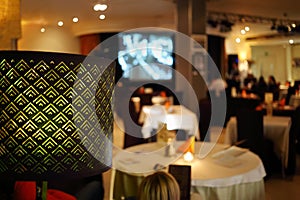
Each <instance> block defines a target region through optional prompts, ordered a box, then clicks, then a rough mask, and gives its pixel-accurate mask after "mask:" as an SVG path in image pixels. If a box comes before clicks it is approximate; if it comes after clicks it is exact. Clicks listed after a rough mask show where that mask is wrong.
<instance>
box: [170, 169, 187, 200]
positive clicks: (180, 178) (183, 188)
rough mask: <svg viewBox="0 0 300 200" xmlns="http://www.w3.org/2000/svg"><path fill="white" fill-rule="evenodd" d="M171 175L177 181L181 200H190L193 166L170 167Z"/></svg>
mask: <svg viewBox="0 0 300 200" xmlns="http://www.w3.org/2000/svg"><path fill="white" fill-rule="evenodd" d="M168 171H169V173H170V174H172V175H173V176H174V178H175V179H176V181H177V183H178V185H179V189H180V200H186V199H190V190H191V166H190V165H169V170H168Z"/></svg>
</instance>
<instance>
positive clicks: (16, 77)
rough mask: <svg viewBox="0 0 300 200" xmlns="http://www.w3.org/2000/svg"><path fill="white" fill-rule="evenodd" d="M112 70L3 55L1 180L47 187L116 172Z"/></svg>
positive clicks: (63, 58)
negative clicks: (51, 183) (49, 182)
mask: <svg viewBox="0 0 300 200" xmlns="http://www.w3.org/2000/svg"><path fill="white" fill-rule="evenodd" d="M114 75H115V74H114V63H112V62H111V61H110V60H108V59H104V58H99V57H90V56H88V57H86V56H81V55H74V54H65V53H49V52H33V51H32V52H31V51H0V104H1V110H0V123H1V125H0V177H1V178H9V179H13V180H34V181H40V180H42V181H47V180H51V179H58V178H59V179H62V178H64V179H68V178H70V179H71V178H78V177H87V176H93V175H96V174H101V173H102V172H104V171H106V170H108V169H109V168H110V167H111V158H112V156H111V155H112V144H111V139H112V132H113V112H112V106H111V102H112V95H113V87H114Z"/></svg>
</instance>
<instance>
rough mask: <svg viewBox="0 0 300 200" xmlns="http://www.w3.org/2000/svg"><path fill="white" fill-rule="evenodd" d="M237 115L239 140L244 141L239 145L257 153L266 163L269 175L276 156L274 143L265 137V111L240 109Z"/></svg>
mask: <svg viewBox="0 0 300 200" xmlns="http://www.w3.org/2000/svg"><path fill="white" fill-rule="evenodd" d="M236 117H237V130H238V141H243V142H241V143H240V144H239V145H238V146H240V147H242V148H248V149H249V150H250V151H252V152H253V153H255V154H257V155H258V156H259V157H260V158H261V160H262V162H263V164H264V167H265V170H266V172H267V175H270V174H272V172H273V170H274V169H272V168H271V166H274V165H273V161H274V160H275V157H276V156H275V153H274V151H273V143H272V142H271V141H270V140H267V139H265V138H264V127H263V112H262V111H257V110H254V109H238V110H237V113H236Z"/></svg>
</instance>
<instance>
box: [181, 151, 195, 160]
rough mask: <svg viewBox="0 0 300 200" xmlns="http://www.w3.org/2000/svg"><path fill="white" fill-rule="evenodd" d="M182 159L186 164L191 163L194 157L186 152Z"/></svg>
mask: <svg viewBox="0 0 300 200" xmlns="http://www.w3.org/2000/svg"><path fill="white" fill-rule="evenodd" d="M183 159H184V160H185V161H186V162H192V161H193V159H194V155H193V154H192V153H191V152H189V151H188V152H186V153H185V154H184V155H183Z"/></svg>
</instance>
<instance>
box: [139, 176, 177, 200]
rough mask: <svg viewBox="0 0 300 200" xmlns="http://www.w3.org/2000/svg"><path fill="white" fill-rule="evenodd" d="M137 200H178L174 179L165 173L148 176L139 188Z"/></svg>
mask: <svg viewBox="0 0 300 200" xmlns="http://www.w3.org/2000/svg"><path fill="white" fill-rule="evenodd" d="M137 199H138V200H180V188H179V185H178V183H177V181H176V179H175V178H174V177H173V176H172V175H171V174H170V173H167V172H164V171H158V172H156V173H154V174H151V175H148V176H147V177H146V178H144V179H143V181H142V183H141V184H140V186H139V191H138V198H137Z"/></svg>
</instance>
